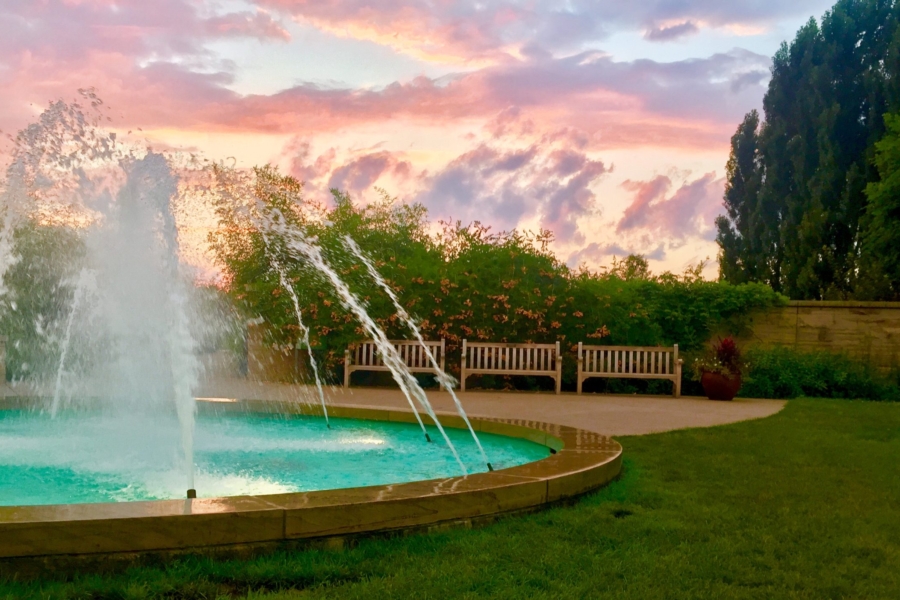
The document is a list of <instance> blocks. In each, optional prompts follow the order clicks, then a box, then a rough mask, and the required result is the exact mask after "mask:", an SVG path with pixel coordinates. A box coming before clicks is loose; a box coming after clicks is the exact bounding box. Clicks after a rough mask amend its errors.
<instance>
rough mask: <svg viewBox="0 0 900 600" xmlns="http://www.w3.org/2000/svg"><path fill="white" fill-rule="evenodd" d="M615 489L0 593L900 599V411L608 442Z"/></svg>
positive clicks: (878, 408)
mask: <svg viewBox="0 0 900 600" xmlns="http://www.w3.org/2000/svg"><path fill="white" fill-rule="evenodd" d="M621 441H622V443H623V445H624V446H625V457H626V458H625V463H624V471H623V474H622V477H621V478H620V479H619V480H617V481H615V482H613V483H612V484H611V485H609V486H608V487H606V488H604V489H602V490H600V491H599V492H597V493H595V494H592V495H590V496H588V497H586V498H584V499H582V500H581V501H580V502H578V503H577V504H576V505H574V506H570V507H559V508H554V509H551V510H547V511H544V512H541V513H537V514H534V515H530V516H524V517H510V518H507V519H503V520H501V521H500V522H497V523H495V524H493V525H490V526H487V527H484V528H481V529H475V530H470V531H466V530H455V531H449V532H445V533H441V534H433V535H422V536H411V537H407V538H397V539H392V540H370V541H366V542H363V543H361V544H360V545H359V546H358V547H356V548H353V549H351V550H343V551H309V552H297V553H281V554H275V555H270V556H266V557H261V558H258V559H255V560H251V561H245V562H242V561H233V562H225V561H219V562H216V561H212V560H207V559H201V558H193V559H186V560H182V561H178V562H175V563H172V564H171V565H169V566H168V567H165V568H156V569H150V568H142V569H134V570H131V571H129V572H127V573H124V574H122V575H117V576H108V577H99V576H81V577H78V578H76V579H75V580H73V581H70V582H33V583H22V584H19V583H14V582H6V583H0V598H2V599H4V600H6V599H10V600H11V599H13V598H15V599H16V600H18V599H20V598H21V599H27V598H67V599H68V598H71V599H88V598H90V599H100V598H116V599H119V598H122V599H125V598H135V599H137V598H170V599H176V598H197V599H200V598H210V599H211V598H233V597H238V598H240V597H247V598H258V599H262V598H265V599H276V598H298V597H299V598H341V599H344V598H365V599H370V598H594V597H603V598H639V599H642V600H649V599H654V598H767V599H768V598H815V599H821V598H900V476H898V475H900V466H898V457H900V404H885V403H872V402H853V401H846V400H795V401H791V402H790V403H789V404H788V405H787V407H786V408H785V409H784V410H783V411H782V412H781V413H779V414H777V415H775V416H773V417H770V418H768V419H764V420H759V421H750V422H745V423H738V424H734V425H728V426H722V427H714V428H709V429H694V430H685V431H677V432H670V433H664V434H656V435H648V436H638V437H626V438H621Z"/></svg>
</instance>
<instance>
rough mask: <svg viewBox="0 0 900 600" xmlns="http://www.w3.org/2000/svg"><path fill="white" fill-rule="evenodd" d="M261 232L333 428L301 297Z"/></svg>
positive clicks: (327, 425)
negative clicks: (295, 319)
mask: <svg viewBox="0 0 900 600" xmlns="http://www.w3.org/2000/svg"><path fill="white" fill-rule="evenodd" d="M260 233H261V234H262V239H263V243H264V244H265V246H266V254H267V255H268V257H269V262H270V263H272V268H274V269H275V271H277V272H278V281H279V282H280V283H281V287H283V288H284V290H285V291H286V292H287V293H288V295H289V296H290V297H291V301H292V302H293V303H294V314H295V315H296V317H297V325H298V326H299V327H300V335H301V339H302V340H303V344H304V345H305V346H306V350H307V351H308V352H309V364H310V366H311V367H312V370H313V377H315V379H316V390H317V391H318V393H319V400H320V401H321V402H322V414H324V415H325V427H327V428H328V429H331V423H330V422H329V421H328V407H327V406H326V405H325V392H323V391H322V381H321V379H320V378H319V367H318V364H316V358H315V357H314V356H313V351H312V346H311V345H310V343H309V328H308V327H307V326H306V325H304V324H303V313H302V312H301V311H300V299H299V298H297V292H296V291H294V286H292V285H290V283H289V282H288V280H287V277H286V276H285V273H284V267H282V266H281V263H279V262H278V260H277V259H276V258H275V254H274V253H273V252H272V244H271V242H270V240H269V236H268V235H266V234H265V232H262V231H261V232H260Z"/></svg>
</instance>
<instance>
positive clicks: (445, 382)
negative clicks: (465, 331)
mask: <svg viewBox="0 0 900 600" xmlns="http://www.w3.org/2000/svg"><path fill="white" fill-rule="evenodd" d="M344 242H345V243H346V244H347V246H348V247H349V248H350V250H351V251H352V252H353V254H354V255H355V256H356V258H358V259H359V260H360V261H362V263H363V264H364V265H365V266H366V269H367V270H368V271H369V275H370V276H371V277H372V279H374V280H375V282H376V283H377V284H378V285H379V286H380V287H381V289H383V290H384V292H385V293H386V294H387V295H388V297H389V298H390V299H391V301H392V302H393V303H394V308H395V309H396V310H397V314H398V315H399V316H400V319H401V320H403V322H404V323H406V326H407V327H409V328H410V330H412V332H413V335H414V336H416V340H418V342H419V344H420V345H421V346H422V349H423V350H425V355H426V356H427V357H428V360H429V361H430V362H431V366H432V367H433V368H434V370H435V371H436V372H437V380H438V383H440V384H441V386H442V387H443V388H444V389H446V390H447V391H448V392H450V396H451V397H452V398H453V403H454V404H455V405H456V412H457V413H459V416H460V417H462V419H463V421H465V423H466V426H467V427H468V428H469V433H471V434H472V439H473V440H475V444H476V445H477V446H478V450H479V451H480V452H481V458H482V459H484V462H485V463H486V464H487V468H488V471H493V470H494V466H493V465H492V464H491V461H489V460H488V457H487V454H486V453H485V451H484V448H483V447H482V446H481V441H479V439H478V436H477V435H476V434H475V429H474V428H473V427H472V424H471V423H470V422H469V417H468V416H467V415H466V411H465V410H463V407H462V402H460V401H459V398H458V397H457V396H456V392H454V391H453V386H454V384H455V383H456V381H455V380H454V379H453V378H452V377H450V375H448V374H447V373H445V372H444V370H443V369H441V366H440V365H439V364H438V362H437V359H436V358H435V356H434V353H433V352H432V351H431V348H429V347H428V345H427V344H426V343H425V338H424V337H422V332H421V331H420V330H419V326H418V325H417V324H416V321H415V319H413V318H412V317H411V316H410V314H409V313H408V312H406V309H405V308H403V305H402V304H400V299H399V298H397V295H396V294H395V293H394V290H392V289H391V286H389V285H388V284H387V282H386V281H385V280H384V277H382V276H381V273H379V272H378V270H377V269H376V268H375V265H374V264H372V261H371V260H370V259H369V257H368V256H366V255H365V253H363V251H362V250H361V249H360V247H359V245H358V244H357V243H356V241H355V240H354V239H353V238H351V237H350V236H349V235H345V236H344Z"/></svg>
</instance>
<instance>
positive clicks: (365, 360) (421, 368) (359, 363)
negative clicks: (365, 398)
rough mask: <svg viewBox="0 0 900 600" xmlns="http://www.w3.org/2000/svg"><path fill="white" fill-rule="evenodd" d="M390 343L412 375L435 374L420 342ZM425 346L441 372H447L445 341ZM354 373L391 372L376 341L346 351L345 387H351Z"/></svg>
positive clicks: (391, 341) (395, 341)
mask: <svg viewBox="0 0 900 600" xmlns="http://www.w3.org/2000/svg"><path fill="white" fill-rule="evenodd" d="M390 343H391V344H392V345H393V346H394V348H395V349H396V350H397V354H398V355H399V356H400V358H401V359H402V360H403V362H404V363H405V364H406V367H407V368H408V369H409V372H410V373H434V374H435V375H437V371H435V369H434V365H432V363H431V360H430V359H429V358H428V353H427V352H425V348H424V347H423V346H422V344H420V343H419V342H418V341H415V340H390ZM425 346H428V349H429V350H431V354H432V356H434V358H435V360H436V361H437V363H438V364H439V365H440V366H441V370H442V371H445V370H446V368H445V366H444V364H445V362H444V361H445V357H444V340H443V339H441V340H440V341H438V342H434V341H426V342H425ZM354 371H390V368H388V366H387V365H385V364H384V360H382V357H381V353H380V352H378V346H377V345H376V344H375V342H374V340H366V341H363V342H360V343H359V344H357V345H356V346H355V347H354V348H352V349H351V348H347V350H345V351H344V387H345V388H346V387H350V374H351V373H353V372H354Z"/></svg>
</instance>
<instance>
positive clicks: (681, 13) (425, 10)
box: [257, 0, 828, 64]
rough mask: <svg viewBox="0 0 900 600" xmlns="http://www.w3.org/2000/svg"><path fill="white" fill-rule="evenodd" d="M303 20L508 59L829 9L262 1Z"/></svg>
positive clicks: (401, 44) (769, 1)
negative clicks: (614, 36)
mask: <svg viewBox="0 0 900 600" xmlns="http://www.w3.org/2000/svg"><path fill="white" fill-rule="evenodd" d="M257 3H258V4H259V5H260V6H265V7H268V8H271V9H273V10H278V11H283V12H285V13H287V14H290V15H292V16H293V17H294V18H295V19H297V20H298V21H303V22H307V23H310V24H312V25H314V26H315V27H318V28H320V29H322V30H326V31H330V32H333V33H335V34H337V35H347V36H352V37H355V38H361V39H368V40H371V41H374V42H376V43H378V44H382V45H385V46H389V47H391V48H394V49H396V50H398V51H400V52H404V53H407V54H410V55H413V56H417V57H421V58H426V59H430V60H436V61H442V62H464V63H465V62H476V63H477V62H484V61H488V62H491V63H495V64H496V63H503V62H505V61H507V60H509V59H510V57H518V56H523V55H531V56H537V55H539V54H541V53H544V52H547V51H550V52H551V53H554V52H556V53H558V52H560V51H564V52H571V51H577V50H579V49H582V48H583V47H584V45H585V44H586V43H588V42H592V41H597V40H603V39H606V38H607V37H608V36H609V35H610V34H611V33H612V32H614V31H623V30H625V31H628V30H631V31H644V32H647V35H648V38H649V39H655V40H657V41H665V40H670V39H676V38H678V37H680V36H682V35H685V34H687V33H689V32H692V31H696V30H698V29H699V28H700V27H701V26H704V27H723V26H729V25H731V26H734V25H738V26H754V27H758V26H766V25H769V24H771V23H773V22H774V21H775V20H776V19H779V18H783V17H798V16H799V17H806V16H808V15H810V14H814V13H815V14H819V13H821V12H822V11H823V10H824V9H826V8H827V7H828V5H825V4H824V3H823V2H822V1H821V0H797V1H795V2H780V1H777V0H762V1H759V2H720V1H718V0H686V1H684V2H670V1H667V0H650V1H648V2H619V1H617V0H574V1H571V2H566V3H564V4H560V3H554V2H525V1H522V0H501V1H499V2H491V3H484V2H479V1H478V0H461V1H457V2H433V1H430V0H398V1H396V2H389V3H382V4H380V5H379V6H378V8H374V7H373V6H372V4H371V2H368V1H367V0H257Z"/></svg>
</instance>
